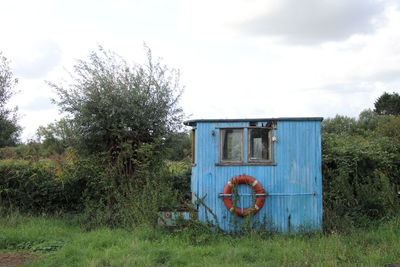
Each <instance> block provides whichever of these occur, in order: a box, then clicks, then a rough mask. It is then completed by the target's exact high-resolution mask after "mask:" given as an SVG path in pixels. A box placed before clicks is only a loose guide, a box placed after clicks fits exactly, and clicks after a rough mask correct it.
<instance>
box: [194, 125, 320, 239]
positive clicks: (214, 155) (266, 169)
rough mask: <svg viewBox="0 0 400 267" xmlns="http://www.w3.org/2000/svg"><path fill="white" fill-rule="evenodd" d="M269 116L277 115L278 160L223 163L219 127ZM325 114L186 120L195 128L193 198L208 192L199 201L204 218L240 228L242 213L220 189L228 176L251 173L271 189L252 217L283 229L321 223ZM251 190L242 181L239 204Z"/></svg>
mask: <svg viewBox="0 0 400 267" xmlns="http://www.w3.org/2000/svg"><path fill="white" fill-rule="evenodd" d="M270 120H274V121H276V127H275V128H274V130H273V136H275V137H276V139H277V140H276V141H275V142H273V143H272V152H273V161H274V163H276V165H256V166H254V165H239V166H232V165H228V166H220V165H218V163H219V140H220V137H219V128H221V127H249V123H250V122H252V123H253V124H254V122H255V121H257V125H258V126H261V125H265V123H266V122H268V121H270ZM321 120H322V118H272V119H248V120H243V119H239V120H228V121H227V120H197V121H196V120H192V121H188V122H186V124H187V125H190V126H192V127H193V128H195V129H196V135H195V136H196V140H195V145H196V150H195V153H196V155H195V159H196V162H195V165H194V166H193V167H192V179H191V189H192V192H193V193H194V194H193V195H194V200H196V197H197V198H204V204H205V205H199V206H198V212H199V213H198V216H199V219H200V220H201V221H209V222H211V223H214V224H218V225H219V227H221V228H222V229H224V230H237V229H240V226H239V225H240V223H241V222H242V221H243V218H240V217H239V218H237V217H235V216H234V215H232V214H231V213H230V212H229V211H228V210H227V209H226V207H225V205H224V203H223V201H222V199H221V198H219V197H218V195H219V194H220V193H222V191H223V188H224V186H225V184H226V183H227V182H228V180H229V179H231V178H232V177H234V176H236V175H240V174H247V175H250V176H253V177H254V178H256V179H257V180H258V181H259V182H261V184H262V185H263V187H264V189H265V190H266V191H267V192H268V196H267V198H266V201H265V204H264V206H263V207H262V209H260V211H259V212H258V213H257V214H256V215H254V217H253V219H252V220H253V223H259V225H260V226H261V227H265V228H267V229H270V230H277V231H281V232H288V231H299V230H319V229H321V228H322V177H321V134H320V124H321ZM247 131H248V130H247V128H245V129H244V155H247V151H248V147H247V146H248V144H247ZM245 159H247V156H245ZM251 193H252V190H251V188H250V187H249V186H247V185H239V195H240V197H239V201H238V206H240V207H247V206H250V204H251V202H252V200H251ZM208 208H209V209H210V210H211V212H210V210H208ZM211 213H213V214H215V217H214V216H213V215H212V214H211Z"/></svg>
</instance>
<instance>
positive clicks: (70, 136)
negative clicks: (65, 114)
mask: <svg viewBox="0 0 400 267" xmlns="http://www.w3.org/2000/svg"><path fill="white" fill-rule="evenodd" d="M37 137H38V141H39V142H40V143H41V144H42V145H43V148H44V149H45V150H46V151H47V152H48V153H50V154H62V153H63V152H65V150H66V149H67V148H73V147H75V148H76V147H77V144H76V143H77V132H76V129H75V127H74V124H73V121H71V120H68V119H66V118H64V119H60V120H59V121H56V122H54V123H50V124H49V125H47V126H46V127H43V126H40V127H39V128H38V130H37Z"/></svg>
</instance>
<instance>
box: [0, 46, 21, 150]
mask: <svg viewBox="0 0 400 267" xmlns="http://www.w3.org/2000/svg"><path fill="white" fill-rule="evenodd" d="M16 84H17V79H15V78H14V77H13V74H12V72H11V70H10V67H9V62H8V60H7V59H6V58H5V57H4V56H3V55H2V53H0V147H4V146H12V145H15V144H17V143H18V139H19V134H20V132H21V127H20V126H18V124H17V114H16V111H17V108H14V109H10V108H7V107H6V104H7V102H8V100H9V99H10V98H11V97H12V96H13V94H14V87H15V85H16Z"/></svg>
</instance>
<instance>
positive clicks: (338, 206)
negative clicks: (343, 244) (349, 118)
mask: <svg viewBox="0 0 400 267" xmlns="http://www.w3.org/2000/svg"><path fill="white" fill-rule="evenodd" d="M360 117H361V116H360ZM371 122H374V123H371ZM332 125H333V123H332V121H329V122H328V126H332ZM366 125H367V126H366ZM371 125H375V126H371ZM398 127H399V120H398V118H395V117H390V118H389V117H380V118H376V117H373V116H372V117H370V118H369V119H365V118H363V119H361V118H360V119H359V120H354V123H353V126H352V128H351V130H348V131H343V132H341V133H340V134H339V133H337V132H336V133H335V132H334V131H333V132H334V133H324V135H323V139H322V140H323V189H324V223H325V229H326V230H332V229H340V230H344V229H348V228H350V227H352V226H365V225H368V224H369V223H373V222H376V221H379V220H381V219H384V218H386V217H388V216H393V215H396V214H397V213H398V211H399V210H400V199H399V196H398V191H399V189H400V180H399V178H398V177H400V161H399V159H400V142H398V141H397V140H395V139H394V137H395V136H396V135H398V133H397V132H396V129H397V128H398ZM329 131H330V132H332V131H331V130H329ZM326 132H327V131H326Z"/></svg>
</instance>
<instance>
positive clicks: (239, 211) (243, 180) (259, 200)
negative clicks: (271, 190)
mask: <svg viewBox="0 0 400 267" xmlns="http://www.w3.org/2000/svg"><path fill="white" fill-rule="evenodd" d="M239 184H247V185H250V186H251V188H252V189H253V191H254V193H255V195H256V198H255V203H254V204H252V205H251V206H250V207H247V208H240V207H237V206H236V207H235V206H234V205H233V204H234V203H233V199H232V196H233V194H232V191H233V189H234V187H235V186H237V185H239ZM266 195H267V193H266V192H265V190H264V188H263V187H262V185H261V183H260V182H258V181H257V180H256V179H255V178H254V177H251V176H249V175H246V174H242V175H237V176H235V177H233V178H231V179H230V180H229V181H228V183H227V184H226V185H225V186H224V191H223V193H222V194H221V195H220V196H221V197H222V198H223V201H224V204H225V206H226V208H227V209H228V210H229V211H230V212H232V213H234V214H236V215H238V216H241V217H243V216H246V215H249V214H255V213H257V212H258V211H259V210H260V209H261V208H262V206H263V205H264V202H265V197H266Z"/></svg>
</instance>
